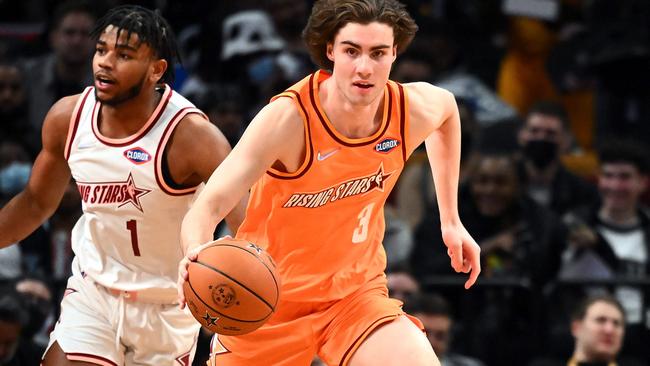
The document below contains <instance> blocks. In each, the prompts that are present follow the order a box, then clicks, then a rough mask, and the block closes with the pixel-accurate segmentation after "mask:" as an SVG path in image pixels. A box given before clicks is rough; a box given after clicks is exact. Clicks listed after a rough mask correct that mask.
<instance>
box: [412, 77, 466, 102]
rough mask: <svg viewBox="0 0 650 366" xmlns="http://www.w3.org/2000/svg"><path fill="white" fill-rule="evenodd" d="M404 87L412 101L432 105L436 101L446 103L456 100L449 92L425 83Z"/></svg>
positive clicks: (415, 83) (420, 82)
mask: <svg viewBox="0 0 650 366" xmlns="http://www.w3.org/2000/svg"><path fill="white" fill-rule="evenodd" d="M403 86H404V89H406V91H407V93H408V94H409V99H410V100H413V99H416V100H417V101H421V102H425V103H426V102H429V103H430V102H431V101H435V100H441V101H443V102H446V101H448V100H450V99H452V100H453V99H454V95H453V94H452V93H451V92H450V91H449V90H447V89H445V88H441V87H439V86H435V85H433V84H431V83H427V82H425V81H418V82H413V83H406V84H403Z"/></svg>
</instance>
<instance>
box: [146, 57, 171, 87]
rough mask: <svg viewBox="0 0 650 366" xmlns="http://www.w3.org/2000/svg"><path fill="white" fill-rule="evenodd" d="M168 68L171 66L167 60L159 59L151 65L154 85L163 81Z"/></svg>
mask: <svg viewBox="0 0 650 366" xmlns="http://www.w3.org/2000/svg"><path fill="white" fill-rule="evenodd" d="M167 67H169V65H168V64H167V60H164V59H158V60H155V61H153V62H152V63H151V66H150V70H151V81H152V82H153V83H154V84H155V83H158V81H159V80H161V79H162V77H163V75H164V74H165V71H167Z"/></svg>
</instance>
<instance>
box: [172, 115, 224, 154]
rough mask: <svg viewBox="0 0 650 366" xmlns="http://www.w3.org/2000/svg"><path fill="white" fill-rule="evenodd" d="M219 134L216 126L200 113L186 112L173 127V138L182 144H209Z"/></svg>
mask: <svg viewBox="0 0 650 366" xmlns="http://www.w3.org/2000/svg"><path fill="white" fill-rule="evenodd" d="M218 134H219V129H218V128H217V126H215V125H214V124H212V123H211V122H210V121H209V120H208V119H207V118H206V117H205V115H204V114H202V113H198V110H197V113H188V114H186V115H185V116H183V118H182V119H181V120H180V122H179V124H178V126H176V128H175V129H174V134H173V139H174V140H176V142H180V143H181V144H182V145H183V146H186V147H191V146H197V145H199V146H200V145H204V144H211V143H214V142H215V138H216V136H217V135H218Z"/></svg>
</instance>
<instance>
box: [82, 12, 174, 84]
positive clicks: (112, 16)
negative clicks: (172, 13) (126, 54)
mask: <svg viewBox="0 0 650 366" xmlns="http://www.w3.org/2000/svg"><path fill="white" fill-rule="evenodd" d="M109 25H112V26H114V27H116V28H117V36H118V38H119V36H120V33H121V32H122V31H126V32H127V39H129V38H130V37H131V35H132V34H137V35H138V37H139V40H140V43H145V44H147V45H148V46H149V47H151V49H152V50H153V51H154V52H155V53H156V57H159V58H160V59H163V60H165V61H167V65H168V66H167V70H166V71H165V73H164V74H163V76H162V78H161V80H160V81H162V82H166V83H172V82H173V81H174V77H175V73H174V64H176V63H180V62H181V57H180V53H179V51H178V43H177V42H176V36H175V35H174V32H173V31H172V28H171V26H170V25H169V23H167V21H166V20H165V18H163V17H162V16H161V15H160V11H158V10H155V11H153V10H149V9H147V8H143V7H141V6H137V5H123V6H118V7H115V8H113V9H111V10H110V11H109V12H108V13H106V15H104V16H103V17H102V18H101V19H99V20H98V21H97V23H96V25H95V28H94V29H93V30H92V32H90V36H91V37H92V38H93V39H94V40H97V39H99V36H100V35H101V34H102V32H104V30H105V29H106V27H108V26H109Z"/></svg>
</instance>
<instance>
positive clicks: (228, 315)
mask: <svg viewBox="0 0 650 366" xmlns="http://www.w3.org/2000/svg"><path fill="white" fill-rule="evenodd" d="M213 244H214V245H213V246H210V247H207V248H205V249H203V250H202V251H201V252H199V255H198V258H197V260H196V261H195V262H191V263H190V264H189V266H188V268H187V270H188V277H189V279H188V280H187V281H186V282H185V284H184V285H183V292H184V294H185V299H186V302H187V306H188V308H189V309H190V312H191V313H192V315H193V316H194V318H196V320H198V321H199V323H201V325H203V326H205V327H206V328H208V329H210V330H211V331H213V332H215V333H218V334H222V335H241V334H246V333H249V332H252V331H254V330H255V329H257V328H259V327H260V326H262V324H264V322H266V321H267V320H268V319H269V318H270V317H271V315H272V314H273V312H274V311H275V309H276V306H277V304H278V299H279V297H280V280H279V276H278V274H277V273H276V269H275V263H274V262H273V259H272V258H271V256H270V255H269V254H268V253H267V252H266V251H265V250H264V249H262V248H260V247H258V246H257V245H255V244H253V243H250V242H248V241H246V240H242V239H233V238H223V239H219V240H216V241H215V242H213Z"/></svg>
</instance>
